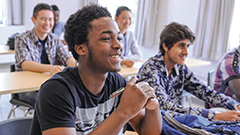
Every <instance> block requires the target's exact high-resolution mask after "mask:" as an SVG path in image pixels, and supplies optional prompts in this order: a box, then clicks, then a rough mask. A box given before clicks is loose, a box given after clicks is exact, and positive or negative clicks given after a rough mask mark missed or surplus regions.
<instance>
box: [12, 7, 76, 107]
mask: <svg viewBox="0 0 240 135" xmlns="http://www.w3.org/2000/svg"><path fill="white" fill-rule="evenodd" d="M53 18H54V17H53V10H52V8H51V6H50V5H48V4H45V3H39V4H37V5H36V6H35V7H34V9H33V15H32V17H31V19H32V22H33V24H34V26H35V27H34V28H33V29H32V30H30V31H26V32H24V33H22V34H20V35H18V36H16V37H15V69H16V71H23V70H24V71H33V72H41V73H43V72H49V73H51V75H54V74H55V73H57V72H60V71H62V70H63V67H61V66H60V65H59V64H60V63H62V64H63V65H64V66H72V67H73V66H76V61H75V59H74V58H73V56H72V54H71V53H70V52H68V51H67V49H66V48H65V47H64V45H63V44H62V42H61V40H60V39H59V38H58V37H57V36H56V35H54V34H51V33H50V31H51V30H52V28H53V24H54V21H53ZM59 62H60V63H59ZM18 95H19V99H21V100H23V101H25V102H27V103H30V104H32V105H33V106H34V104H35V99H36V96H37V91H33V92H25V93H19V94H18Z"/></svg>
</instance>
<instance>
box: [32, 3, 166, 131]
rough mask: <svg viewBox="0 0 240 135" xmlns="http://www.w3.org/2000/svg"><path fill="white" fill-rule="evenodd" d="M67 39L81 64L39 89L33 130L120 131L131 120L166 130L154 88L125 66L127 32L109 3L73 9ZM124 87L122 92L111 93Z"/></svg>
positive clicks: (142, 127)
mask: <svg viewBox="0 0 240 135" xmlns="http://www.w3.org/2000/svg"><path fill="white" fill-rule="evenodd" d="M65 40H66V42H67V43H68V46H69V49H70V51H71V52H72V54H73V56H74V58H75V59H77V61H78V63H79V64H78V66H77V67H73V68H71V67H68V68H66V69H64V71H62V72H61V73H57V74H56V75H54V76H53V77H52V78H51V79H49V80H48V81H46V82H45V83H44V84H43V85H42V86H41V89H40V91H39V94H38V97H37V101H36V107H35V112H34V120H33V124H32V129H31V134H32V135H38V134H43V135H59V134H61V135H76V134H84V135H85V134H94V135H117V134H123V132H122V128H123V126H124V125H125V124H126V123H127V122H129V123H130V124H131V126H132V127H133V128H134V129H135V131H136V132H138V133H139V134H142V135H144V134H145V135H152V134H156V135H159V134H160V133H161V123H162V120H161V114H160V111H159V108H158V102H157V100H156V98H155V94H154V90H153V89H152V88H151V87H150V86H149V85H148V84H147V83H146V82H140V83H137V84H135V83H136V81H137V79H136V77H133V78H131V80H130V81H129V82H128V83H127V82H126V81H125V80H124V78H123V77H121V76H120V75H119V74H118V73H117V71H119V70H120V68H121V65H120V62H121V53H122V46H121V40H122V34H121V32H120V31H119V29H118V27H117V24H116V23H115V21H114V20H113V19H111V15H110V13H109V12H108V11H107V9H105V8H103V7H100V6H98V5H90V6H86V7H84V8H82V9H81V10H79V11H77V12H76V13H74V14H72V15H71V16H70V17H69V19H68V21H67V23H66V26H65ZM122 87H125V90H124V92H123V94H121V95H118V96H115V97H114V98H109V96H110V95H111V94H112V93H113V92H115V91H116V90H118V89H119V88H122Z"/></svg>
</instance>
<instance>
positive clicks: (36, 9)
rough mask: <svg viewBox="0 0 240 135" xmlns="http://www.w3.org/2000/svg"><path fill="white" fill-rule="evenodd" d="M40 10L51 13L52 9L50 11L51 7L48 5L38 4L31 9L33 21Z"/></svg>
mask: <svg viewBox="0 0 240 135" xmlns="http://www.w3.org/2000/svg"><path fill="white" fill-rule="evenodd" d="M40 10H50V11H53V9H52V7H51V6H50V5H48V4H46V3H39V4H37V5H36V6H35V7H34V9H33V17H34V18H35V19H36V18H37V15H38V12H39V11H40Z"/></svg>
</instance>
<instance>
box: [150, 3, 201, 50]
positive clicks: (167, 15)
mask: <svg viewBox="0 0 240 135" xmlns="http://www.w3.org/2000/svg"><path fill="white" fill-rule="evenodd" d="M199 2H200V0H160V1H159V2H158V3H159V5H158V16H157V22H158V23H157V26H156V31H155V34H154V35H155V37H154V42H153V43H154V45H159V35H160V33H161V31H162V29H163V27H164V26H165V25H167V24H169V23H170V22H172V21H176V22H179V23H183V24H186V25H187V26H188V27H189V28H190V29H191V30H192V31H193V32H194V33H195V27H196V21H197V14H198V10H199Z"/></svg>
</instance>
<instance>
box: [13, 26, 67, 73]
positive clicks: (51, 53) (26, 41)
mask: <svg viewBox="0 0 240 135" xmlns="http://www.w3.org/2000/svg"><path fill="white" fill-rule="evenodd" d="M45 50H46V53H47V56H48V60H49V63H50V64H51V65H58V64H59V63H58V62H61V63H62V64H64V65H66V61H67V59H68V58H69V57H72V54H71V53H70V52H68V51H67V49H66V48H65V47H64V45H63V44H62V42H61V40H60V39H59V38H58V37H57V36H55V35H53V34H50V33H49V34H48V36H47V40H46V43H45ZM41 54H42V45H41V43H40V42H39V41H38V37H37V36H36V34H35V32H34V28H33V29H32V30H31V31H27V32H25V33H22V34H20V35H18V36H16V37H15V60H16V61H15V69H16V71H21V70H22V68H21V63H22V62H23V61H25V60H29V61H35V62H38V63H41Z"/></svg>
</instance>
